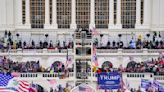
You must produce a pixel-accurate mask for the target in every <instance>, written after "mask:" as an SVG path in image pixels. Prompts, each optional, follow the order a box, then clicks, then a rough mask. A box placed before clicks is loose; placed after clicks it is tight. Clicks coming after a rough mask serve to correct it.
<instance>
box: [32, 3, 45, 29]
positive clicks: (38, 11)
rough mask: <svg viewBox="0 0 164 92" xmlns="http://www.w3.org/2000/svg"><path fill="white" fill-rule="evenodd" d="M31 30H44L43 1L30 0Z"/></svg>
mask: <svg viewBox="0 0 164 92" xmlns="http://www.w3.org/2000/svg"><path fill="white" fill-rule="evenodd" d="M30 18H31V19H30V20H31V28H44V23H45V0H30Z"/></svg>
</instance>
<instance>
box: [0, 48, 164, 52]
mask: <svg viewBox="0 0 164 92" xmlns="http://www.w3.org/2000/svg"><path fill="white" fill-rule="evenodd" d="M69 50H71V52H72V53H73V50H72V49H69ZM1 52H2V53H8V51H7V50H4V51H2V50H1ZM10 53H67V49H61V50H60V51H59V49H11V50H10ZM97 53H164V49H97Z"/></svg>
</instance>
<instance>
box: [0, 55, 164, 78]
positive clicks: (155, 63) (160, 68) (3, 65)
mask: <svg viewBox="0 0 164 92" xmlns="http://www.w3.org/2000/svg"><path fill="white" fill-rule="evenodd" d="M76 68H77V70H76V71H77V72H84V69H83V68H82V66H81V65H78V64H77V66H76ZM86 68H87V69H86V72H90V71H91V68H90V65H88V64H87V63H86ZM73 69H74V68H73V65H72V68H68V67H67V65H64V64H63V63H61V62H59V61H56V62H54V63H53V64H52V65H51V66H50V67H49V68H47V69H45V68H43V67H42V66H41V65H40V62H39V61H27V62H15V61H13V60H11V59H8V58H6V57H1V59H0V71H1V72H6V73H7V72H10V73H11V72H50V73H59V72H61V73H65V74H68V72H73V71H74V70H73ZM95 69H96V70H95ZM93 71H97V73H100V72H116V71H118V72H138V73H144V72H150V73H154V74H158V75H164V56H163V57H161V58H158V59H153V58H152V60H148V61H144V62H140V63H137V62H135V61H130V62H129V63H128V64H127V67H125V68H124V67H122V65H120V67H118V68H113V67H112V65H111V64H109V65H108V67H101V68H93Z"/></svg>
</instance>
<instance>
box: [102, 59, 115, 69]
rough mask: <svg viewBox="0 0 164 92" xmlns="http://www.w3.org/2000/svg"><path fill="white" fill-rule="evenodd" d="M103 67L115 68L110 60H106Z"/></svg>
mask: <svg viewBox="0 0 164 92" xmlns="http://www.w3.org/2000/svg"><path fill="white" fill-rule="evenodd" d="M102 68H103V69H107V68H108V69H109V68H113V64H112V63H111V62H110V61H105V62H104V63H103V64H102Z"/></svg>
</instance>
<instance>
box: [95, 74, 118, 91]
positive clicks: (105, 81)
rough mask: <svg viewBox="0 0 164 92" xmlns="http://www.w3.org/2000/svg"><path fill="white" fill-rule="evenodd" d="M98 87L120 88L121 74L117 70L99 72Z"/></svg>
mask: <svg viewBox="0 0 164 92" xmlns="http://www.w3.org/2000/svg"><path fill="white" fill-rule="evenodd" d="M97 78H98V79H97V80H98V88H99V89H120V88H121V75H120V74H119V73H117V72H113V73H99V74H98V77H97Z"/></svg>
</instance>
